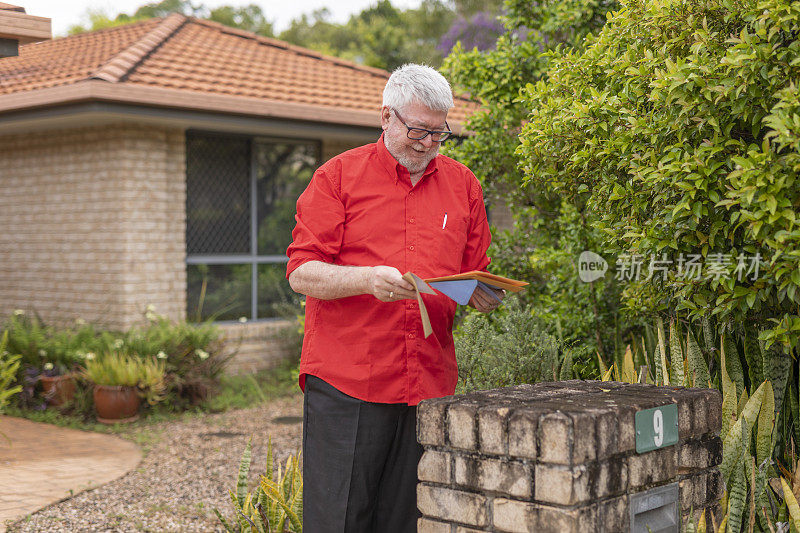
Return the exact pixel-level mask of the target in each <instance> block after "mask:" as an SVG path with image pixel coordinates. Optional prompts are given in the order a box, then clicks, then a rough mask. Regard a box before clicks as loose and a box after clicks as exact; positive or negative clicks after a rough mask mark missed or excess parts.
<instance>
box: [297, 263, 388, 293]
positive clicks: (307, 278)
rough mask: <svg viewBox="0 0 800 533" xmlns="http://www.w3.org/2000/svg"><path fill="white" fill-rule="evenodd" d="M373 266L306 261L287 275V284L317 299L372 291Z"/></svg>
mask: <svg viewBox="0 0 800 533" xmlns="http://www.w3.org/2000/svg"><path fill="white" fill-rule="evenodd" d="M372 268H373V267H362V266H343V265H332V264H330V263H324V262H322V261H309V262H308V263H303V264H302V265H300V266H299V267H297V268H296V269H295V270H294V272H292V273H291V274H290V275H289V284H290V285H291V286H292V290H294V291H295V292H299V293H300V294H305V295H306V296H311V297H313V298H318V299H320V300H335V299H336V298H346V297H348V296H356V295H359V294H371V293H372V291H371V287H372V281H371V270H372Z"/></svg>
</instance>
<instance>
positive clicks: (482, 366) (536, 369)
mask: <svg viewBox="0 0 800 533" xmlns="http://www.w3.org/2000/svg"><path fill="white" fill-rule="evenodd" d="M505 302H506V303H505V304H504V308H501V309H498V310H497V311H495V312H494V313H493V314H494V315H496V316H494V317H492V316H491V315H486V314H483V313H478V312H474V313H470V314H468V315H467V316H466V318H465V319H464V321H463V322H462V324H461V326H460V327H459V329H458V331H457V332H456V334H455V336H454V340H455V346H456V359H457V361H458V374H459V383H458V389H457V392H468V391H472V390H484V389H493V388H498V387H507V386H511V385H517V384H520V383H536V382H538V381H554V380H557V379H558V378H559V357H560V356H559V342H558V340H557V339H556V338H555V337H553V336H552V335H550V334H548V333H547V332H546V331H545V328H544V327H543V325H542V322H541V321H540V320H539V319H537V318H536V317H534V316H533V314H532V313H531V308H530V307H522V305H521V304H520V302H519V300H518V299H517V298H513V297H512V298H508V299H506V301H505ZM565 353H567V351H565ZM570 361H571V358H570ZM567 366H568V367H571V365H570V363H569V362H568V363H567ZM571 371H572V370H571V368H566V367H565V369H564V372H565V373H569V375H570V377H571Z"/></svg>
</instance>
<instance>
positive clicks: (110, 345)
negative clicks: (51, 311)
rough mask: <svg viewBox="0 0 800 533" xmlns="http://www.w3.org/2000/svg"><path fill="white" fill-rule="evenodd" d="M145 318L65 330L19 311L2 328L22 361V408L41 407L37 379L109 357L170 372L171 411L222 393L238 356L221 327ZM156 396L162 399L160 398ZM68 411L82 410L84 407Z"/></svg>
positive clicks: (154, 316)
mask: <svg viewBox="0 0 800 533" xmlns="http://www.w3.org/2000/svg"><path fill="white" fill-rule="evenodd" d="M145 319H146V322H145V323H144V324H142V325H139V326H134V327H132V328H131V329H129V330H128V331H125V332H116V331H104V330H101V329H99V328H98V327H96V326H95V325H93V324H89V323H86V322H85V321H82V320H80V319H79V320H77V321H75V323H74V324H72V325H70V326H67V327H55V326H51V325H46V324H44V323H43V322H42V320H41V319H40V318H39V317H38V316H36V315H33V316H29V315H28V314H26V313H25V312H23V311H21V310H20V311H15V312H14V313H13V314H12V315H11V316H10V317H9V318H8V319H7V320H6V322H5V324H4V329H5V331H6V332H7V333H8V336H9V341H8V345H9V351H11V352H12V353H18V354H20V356H21V361H20V363H21V365H20V366H19V367H18V368H17V370H16V378H15V381H16V383H18V384H20V385H22V386H23V387H24V389H23V395H22V396H21V397H20V399H19V401H20V403H21V404H23V405H24V406H27V407H34V408H43V405H44V404H43V402H42V400H41V399H40V398H39V396H38V395H37V392H36V391H37V382H38V377H39V375H42V374H45V375H59V374H64V373H66V372H68V371H75V370H78V369H79V368H81V367H82V366H83V365H84V363H85V362H86V361H87V359H88V360H91V358H95V357H98V356H99V355H101V354H104V353H109V352H115V353H119V354H124V355H127V356H130V357H131V358H134V359H136V360H137V361H144V362H148V361H151V360H152V359H154V358H155V359H157V360H158V361H160V363H159V364H160V365H163V366H164V369H165V372H166V377H165V378H164V383H165V387H166V390H165V392H164V394H166V398H167V400H168V401H167V402H165V405H166V406H168V407H169V408H170V409H173V410H184V409H187V408H189V407H190V406H195V405H199V404H201V403H202V402H204V401H205V400H207V399H208V398H209V397H210V396H211V395H212V394H213V393H214V392H215V391H216V390H217V389H218V387H219V380H220V378H221V375H222V373H223V371H224V369H225V365H226V364H227V363H228V361H229V360H230V359H231V358H232V357H233V356H234V355H235V352H231V351H225V350H224V347H223V344H222V342H221V339H220V330H219V328H218V327H217V326H216V325H214V324H213V323H211V322H210V321H209V322H204V323H201V324H190V323H188V322H185V321H183V322H177V323H175V322H172V321H170V320H169V319H167V318H166V317H164V316H161V315H158V314H156V313H155V312H154V310H153V309H152V307H150V306H148V309H147V310H146V313H145ZM79 385H80V384H79ZM156 397H159V398H160V397H161V393H159V394H158V395H156ZM154 398H155V397H151V398H150V400H153V399H154ZM81 405H83V404H81ZM84 407H86V406H85V405H84ZM69 409H79V410H80V406H79V405H77V404H76V405H74V406H72V407H69ZM89 410H90V406H89ZM85 414H87V415H89V414H90V413H89V412H87V413H85Z"/></svg>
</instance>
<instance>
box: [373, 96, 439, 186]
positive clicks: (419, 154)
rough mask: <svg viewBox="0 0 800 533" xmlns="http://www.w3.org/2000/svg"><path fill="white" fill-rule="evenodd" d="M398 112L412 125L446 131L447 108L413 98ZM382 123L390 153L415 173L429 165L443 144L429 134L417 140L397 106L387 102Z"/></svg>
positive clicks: (385, 141) (382, 114)
mask: <svg viewBox="0 0 800 533" xmlns="http://www.w3.org/2000/svg"><path fill="white" fill-rule="evenodd" d="M397 112H399V113H400V116H401V117H403V120H404V121H405V123H406V124H408V125H409V126H410V127H412V128H413V127H418V128H425V129H427V130H434V131H444V130H446V129H447V126H446V125H445V120H446V119H447V111H434V110H432V109H430V108H428V107H426V106H425V105H423V104H420V103H417V102H412V103H411V104H408V105H407V106H405V108H403V109H398V110H397ZM381 126H382V127H383V142H384V144H385V145H386V149H387V150H389V153H390V154H392V156H393V157H394V158H395V159H397V161H398V163H400V164H401V165H403V166H404V167H406V168H407V169H408V172H409V173H411V174H419V173H420V172H422V171H424V170H425V169H426V168H427V167H428V163H430V162H431V160H432V159H433V158H434V157H436V154H437V153H439V144H441V143H437V142H433V141H432V140H431V136H430V135H428V136H426V137H425V138H424V139H420V140H418V141H415V140H413V139H409V138H408V129H407V128H406V127H405V126H404V125H403V123H402V122H401V121H400V119H399V118H398V117H397V113H395V110H393V109H391V108H390V107H386V106H384V107H383V108H382V109H381Z"/></svg>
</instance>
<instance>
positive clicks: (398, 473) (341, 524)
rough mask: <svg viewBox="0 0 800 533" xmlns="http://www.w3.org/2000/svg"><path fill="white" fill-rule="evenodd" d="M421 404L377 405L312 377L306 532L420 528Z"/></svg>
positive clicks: (306, 424) (396, 532) (391, 532)
mask: <svg viewBox="0 0 800 533" xmlns="http://www.w3.org/2000/svg"><path fill="white" fill-rule="evenodd" d="M421 456H422V446H420V445H419V444H418V443H417V438H416V407H415V406H408V405H406V404H385V403H370V402H365V401H362V400H358V399H356V398H353V397H351V396H348V395H346V394H344V393H342V392H340V391H339V390H337V389H336V388H334V387H332V386H331V385H329V384H328V383H326V382H325V381H323V380H321V379H320V378H318V377H316V376H311V375H307V376H306V384H305V398H304V401H303V532H304V533H328V532H330V533H334V532H335V533H362V532H363V533H368V532H375V533H378V532H380V533H406V532H408V533H411V532H415V531H416V530H417V518H418V517H419V516H420V513H419V511H418V510H417V494H416V484H417V463H419V459H420V457H421Z"/></svg>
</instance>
